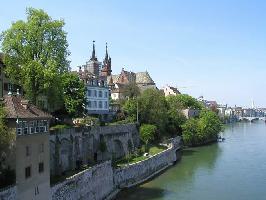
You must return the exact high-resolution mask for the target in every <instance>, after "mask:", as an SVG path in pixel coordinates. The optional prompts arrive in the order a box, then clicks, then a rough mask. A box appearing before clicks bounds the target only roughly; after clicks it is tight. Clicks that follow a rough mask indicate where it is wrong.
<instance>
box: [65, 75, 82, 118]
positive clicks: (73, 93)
mask: <svg viewBox="0 0 266 200" xmlns="http://www.w3.org/2000/svg"><path fill="white" fill-rule="evenodd" d="M62 86H63V97H64V105H65V109H66V111H67V112H68V114H69V115H70V116H73V117H78V116H81V115H82V114H83V113H84V107H85V103H86V98H85V85H84V83H83V82H82V81H81V80H80V79H79V77H78V75H77V74H74V73H69V72H66V73H65V74H64V75H63V76H62Z"/></svg>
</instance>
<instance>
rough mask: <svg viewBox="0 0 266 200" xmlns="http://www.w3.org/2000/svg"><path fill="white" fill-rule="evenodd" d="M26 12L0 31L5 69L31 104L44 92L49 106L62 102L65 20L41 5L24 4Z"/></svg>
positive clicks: (65, 54)
mask: <svg viewBox="0 0 266 200" xmlns="http://www.w3.org/2000/svg"><path fill="white" fill-rule="evenodd" d="M26 14H27V20H26V21H22V20H19V21H16V22H14V23H13V24H12V25H11V27H10V28H9V29H7V30H6V31H4V32H3V33H2V35H1V40H2V51H3V53H4V54H5V57H4V62H5V65H6V66H7V68H6V73H7V75H8V77H9V78H10V79H11V81H12V82H14V83H16V84H18V85H21V86H22V87H23V91H24V92H25V94H26V96H27V98H28V99H30V100H31V101H32V103H33V104H35V105H36V103H37V102H36V101H37V97H38V96H39V95H46V96H47V98H48V103H49V108H50V109H52V110H53V109H55V108H56V107H57V106H58V105H60V104H61V105H62V103H63V102H62V92H61V91H62V90H61V75H62V74H63V73H64V72H66V71H68V68H69V61H68V60H67V56H68V55H69V51H68V50H67V48H68V43H67V40H66V32H65V31H64V30H63V26H64V24H65V23H64V21H63V20H53V19H52V18H51V17H50V16H49V15H48V14H47V13H45V12H44V11H43V10H41V9H40V10H38V9H34V8H28V9H27V11H26Z"/></svg>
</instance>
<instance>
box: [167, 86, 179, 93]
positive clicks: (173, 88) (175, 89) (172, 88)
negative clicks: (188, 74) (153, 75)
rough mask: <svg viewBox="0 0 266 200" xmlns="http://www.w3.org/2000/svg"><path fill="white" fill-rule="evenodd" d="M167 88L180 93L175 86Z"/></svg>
mask: <svg viewBox="0 0 266 200" xmlns="http://www.w3.org/2000/svg"><path fill="white" fill-rule="evenodd" d="M169 88H170V89H171V90H172V91H173V92H174V93H176V94H181V92H179V90H178V89H177V88H175V87H172V86H169Z"/></svg>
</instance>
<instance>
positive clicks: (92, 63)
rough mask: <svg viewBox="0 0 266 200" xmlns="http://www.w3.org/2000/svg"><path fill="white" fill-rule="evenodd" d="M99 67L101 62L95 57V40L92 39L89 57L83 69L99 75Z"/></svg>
mask: <svg viewBox="0 0 266 200" xmlns="http://www.w3.org/2000/svg"><path fill="white" fill-rule="evenodd" d="M100 67H101V63H100V62H99V61H98V59H97V57H96V53H95V41H93V45H92V54H91V58H90V60H89V61H88V62H86V65H85V70H87V71H88V72H90V73H92V74H94V75H96V76H99V71H100Z"/></svg>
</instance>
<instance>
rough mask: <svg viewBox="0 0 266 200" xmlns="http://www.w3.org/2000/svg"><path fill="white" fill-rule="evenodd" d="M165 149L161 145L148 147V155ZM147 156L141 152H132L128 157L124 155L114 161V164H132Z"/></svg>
mask: <svg viewBox="0 0 266 200" xmlns="http://www.w3.org/2000/svg"><path fill="white" fill-rule="evenodd" d="M165 149H167V147H165V146H161V145H154V146H151V147H150V148H149V156H153V155H155V154H157V153H160V152H162V151H164V150H165ZM149 156H144V155H143V153H142V154H141V155H137V156H136V155H134V154H131V155H130V156H129V158H126V157H125V158H123V159H121V160H118V161H116V162H115V164H116V166H125V165H127V164H133V163H136V162H139V161H142V160H145V159H147V158H149Z"/></svg>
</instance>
